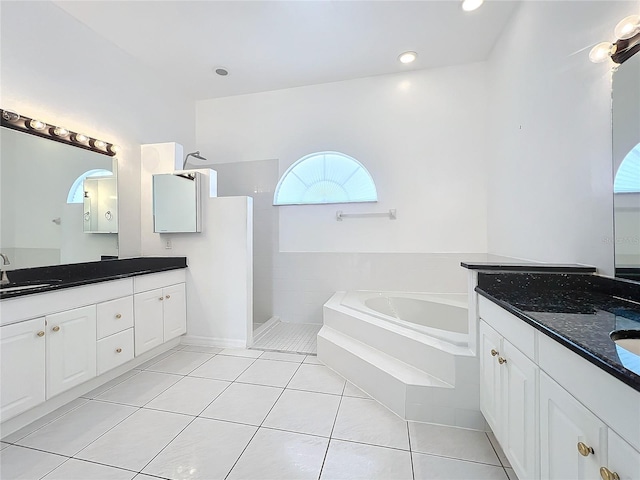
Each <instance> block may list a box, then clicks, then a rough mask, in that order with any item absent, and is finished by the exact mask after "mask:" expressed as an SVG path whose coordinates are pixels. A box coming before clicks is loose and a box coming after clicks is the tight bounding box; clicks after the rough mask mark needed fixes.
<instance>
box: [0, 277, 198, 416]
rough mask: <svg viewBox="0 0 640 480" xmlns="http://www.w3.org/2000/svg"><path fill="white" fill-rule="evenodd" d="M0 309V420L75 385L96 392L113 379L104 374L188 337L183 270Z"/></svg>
mask: <svg viewBox="0 0 640 480" xmlns="http://www.w3.org/2000/svg"><path fill="white" fill-rule="evenodd" d="M147 297H153V299H155V301H156V302H157V304H159V305H160V307H159V308H156V307H155V305H154V308H153V309H152V308H149V307H147V306H146V304H145V302H144V301H142V300H143V299H144V298H147ZM160 297H162V298H163V300H162V301H160V300H159V298H160ZM165 300H166V301H165ZM0 308H1V309H2V318H1V322H2V324H1V326H0V349H1V350H0V356H1V364H0V365H1V367H0V369H1V370H0V383H1V385H2V389H1V392H0V418H1V420H2V422H5V421H6V420H9V419H12V418H13V417H16V416H17V415H20V414H23V413H24V412H27V411H28V410H30V409H32V408H33V407H36V406H38V405H41V404H43V403H45V402H47V403H48V402H49V401H50V400H51V399H54V400H55V399H58V398H59V396H60V394H63V393H65V392H70V391H74V388H76V387H77V388H84V386H86V388H84V389H85V391H88V390H90V389H92V388H95V387H96V386H98V385H99V384H101V383H104V382H106V381H108V380H110V379H111V378H108V376H105V377H103V381H100V378H99V377H100V376H101V375H104V374H105V373H109V372H111V371H112V370H114V369H116V368H117V367H126V365H127V364H130V365H131V366H132V367H133V366H135V364H137V363H141V362H142V361H145V360H146V357H144V356H143V357H142V358H140V360H139V361H138V362H137V363H136V360H137V359H138V357H139V356H140V355H142V354H144V353H146V352H149V351H151V350H152V349H153V348H154V347H156V348H157V347H161V346H162V345H164V344H166V343H167V342H169V341H170V340H172V339H176V338H177V337H178V336H180V335H181V334H183V333H185V332H186V297H185V271H184V270H183V269H177V270H171V271H167V272H161V273H151V274H146V275H140V276H133V277H131V278H125V279H119V280H113V281H105V282H100V283H95V284H90V285H84V286H78V287H74V288H66V289H63V290H58V291H52V292H48V293H39V294H33V295H26V296H20V297H17V298H11V299H7V300H3V301H2V303H0ZM150 326H153V332H154V333H153V336H154V340H153V342H151V344H146V345H145V344H144V342H143V341H142V340H141V345H144V346H143V347H142V348H140V350H139V351H138V349H137V345H138V340H139V339H146V338H150V337H151V336H152V335H150V334H149V332H150V331H151V327H150ZM134 339H135V345H136V349H134ZM77 393H78V395H80V394H82V393H83V392H81V391H78V392H77ZM76 396H77V395H76ZM67 401H68V400H67Z"/></svg>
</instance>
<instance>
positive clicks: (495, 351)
mask: <svg viewBox="0 0 640 480" xmlns="http://www.w3.org/2000/svg"><path fill="white" fill-rule="evenodd" d="M496 355H498V351H497V350H496V349H495V348H492V349H491V356H492V357H495V356H496Z"/></svg>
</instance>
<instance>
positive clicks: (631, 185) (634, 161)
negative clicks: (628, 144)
mask: <svg viewBox="0 0 640 480" xmlns="http://www.w3.org/2000/svg"><path fill="white" fill-rule="evenodd" d="M613 193H640V143H639V144H638V145H636V146H635V147H633V148H632V149H631V151H630V152H629V153H627V156H626V157H624V160H622V163H621V164H620V167H618V172H617V173H616V179H615V180H614V182H613Z"/></svg>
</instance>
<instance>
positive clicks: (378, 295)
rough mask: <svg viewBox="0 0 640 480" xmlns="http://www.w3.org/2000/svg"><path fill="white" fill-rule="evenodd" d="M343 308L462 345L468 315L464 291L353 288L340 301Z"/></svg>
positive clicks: (464, 340)
mask: <svg viewBox="0 0 640 480" xmlns="http://www.w3.org/2000/svg"><path fill="white" fill-rule="evenodd" d="M340 304H341V305H342V306H344V307H347V308H350V309H352V310H355V311H357V312H360V313H363V314H365V315H369V316H372V317H374V318H377V319H380V320H384V321H387V322H391V323H393V324H395V325H399V326H401V327H404V328H408V329H410V330H415V331H416V332H420V333H423V334H426V335H429V336H431V337H434V338H437V339H439V340H442V341H445V342H448V343H451V344H453V345H457V346H461V347H466V346H467V345H468V343H469V342H468V338H469V318H468V307H467V294H466V293H445V294H442V293H403V292H372V291H362V290H355V291H350V292H346V293H345V294H344V296H343V297H342V300H341V301H340Z"/></svg>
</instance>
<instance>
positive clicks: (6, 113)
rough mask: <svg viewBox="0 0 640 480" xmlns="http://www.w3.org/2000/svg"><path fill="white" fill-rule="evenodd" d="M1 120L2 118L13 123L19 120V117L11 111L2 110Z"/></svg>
mask: <svg viewBox="0 0 640 480" xmlns="http://www.w3.org/2000/svg"><path fill="white" fill-rule="evenodd" d="M2 118H4V119H5V120H6V121H7V122H15V121H16V120H18V119H19V118H20V115H19V114H18V113H16V112H14V111H11V110H3V111H2Z"/></svg>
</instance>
